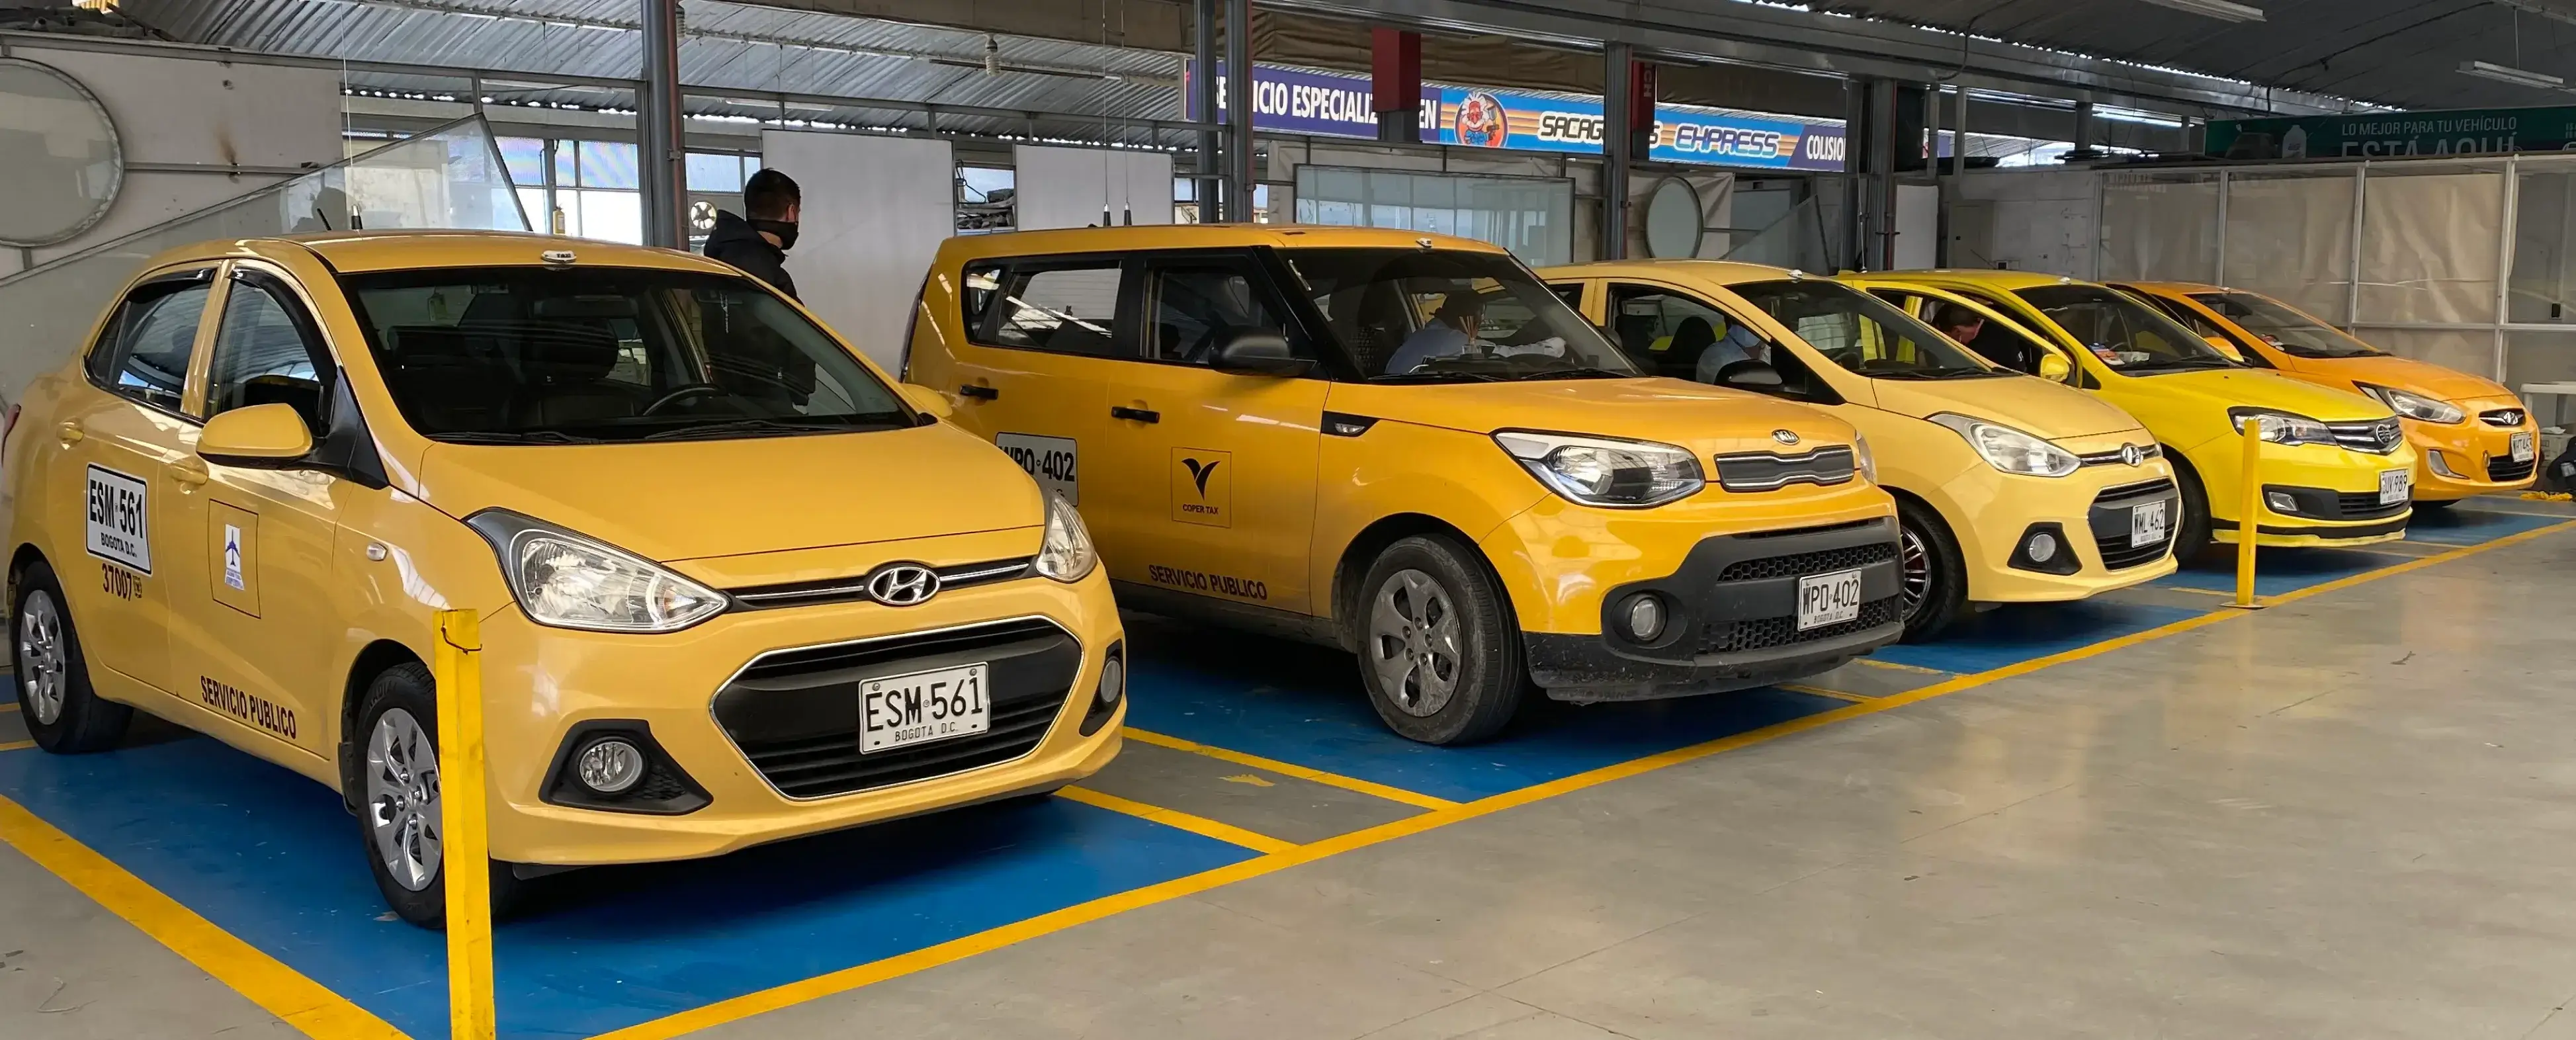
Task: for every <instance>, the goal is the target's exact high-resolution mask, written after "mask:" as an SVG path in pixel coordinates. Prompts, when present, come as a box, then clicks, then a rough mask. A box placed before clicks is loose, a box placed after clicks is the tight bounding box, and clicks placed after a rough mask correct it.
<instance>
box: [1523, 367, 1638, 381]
mask: <svg viewBox="0 0 2576 1040" xmlns="http://www.w3.org/2000/svg"><path fill="white" fill-rule="evenodd" d="M1643 378H1645V377H1644V376H1643V375H1641V374H1639V373H1636V372H1621V371H1619V370H1617V369H1612V368H1590V367H1576V368H1543V369H1540V370H1538V371H1536V372H1524V373H1521V374H1520V375H1516V376H1512V377H1511V378H1510V379H1509V382H1514V383H1518V382H1524V381H1526V380H1531V379H1643Z"/></svg>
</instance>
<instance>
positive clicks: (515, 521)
mask: <svg viewBox="0 0 2576 1040" xmlns="http://www.w3.org/2000/svg"><path fill="white" fill-rule="evenodd" d="M79 353H80V357H78V358H77V359H75V360H74V361H72V362H71V363H70V364H67V365H65V366H63V367H62V368H61V369H60V370H58V371H56V372H53V373H51V374H49V375H46V376H44V377H41V378H39V379H38V380H37V381H36V382H35V383H34V384H33V385H32V386H31V387H30V388H29V389H28V391H27V394H26V397H25V400H24V404H23V411H21V412H18V413H13V415H12V419H13V420H14V424H13V426H12V429H11V432H10V434H9V435H8V439H7V443H6V456H5V457H6V459H7V466H8V470H9V472H8V474H7V489H8V496H9V502H8V503H7V504H8V506H9V507H10V517H11V520H10V543H11V547H12V552H13V556H12V561H11V565H10V570H9V584H10V603H11V605H12V617H13V619H14V621H15V630H16V636H17V638H16V647H17V656H16V661H17V677H18V700H19V704H20V706H21V710H22V712H23V714H24V715H25V717H26V721H27V725H28V728H29V729H30V730H32V731H33V732H34V735H35V739H36V741H37V743H38V744H39V745H41V746H42V747H44V748H45V749H46V750H48V751H54V752H60V753H75V752H84V751H94V750H99V749H103V748H106V747H108V746H110V745H112V744H114V743H115V742H116V741H117V739H118V737H119V734H120V732H121V731H122V730H123V729H124V728H125V726H126V723H127V721H128V719H129V717H130V715H131V712H132V710H133V709H141V710H143V711H145V712H149V713H151V714H153V715H157V716H161V717H163V718H166V719H169V720H171V721H174V722H177V723H179V724H180V725H183V726H186V727H188V728H191V729H196V730H200V731H203V732H205V733H209V734H212V735H214V736H215V737H218V738H220V739H222V740H224V741H225V742H227V743H230V744H232V745H234V746H236V747H239V748H241V749H242V750H245V751H248V752H250V753H251V754H253V755H256V756H259V757H261V758H264V759H267V760H269V761H272V762H276V763H278V764H280V765H283V766H285V767H287V768H289V769H292V770H295V771H296V772H299V773H303V774H304V775H306V776H309V777H311V778H313V779H314V780H317V781H320V782H322V783H325V784H329V785H331V786H332V787H334V788H337V789H338V790H340V791H341V792H342V794H343V796H344V797H345V798H346V800H347V804H348V806H349V808H350V810H351V812H353V813H355V814H356V815H357V816H358V817H359V820H360V827H359V829H360V831H361V832H362V833H363V835H364V838H365V842H364V846H365V848H366V850H367V853H368V856H367V860H368V863H369V864H370V865H371V867H372V868H373V870H374V873H375V878H376V882H377V885H378V887H379V888H380V889H382V890H383V892H384V896H385V899H386V901H387V902H389V903H390V904H392V906H393V908H394V910H395V911H396V912H398V913H399V914H401V915H402V917H403V918H405V919H406V920H409V921H411V922H413V923H415V924H420V925H424V926H431V927H435V926H438V925H440V924H442V923H443V921H444V914H443V899H444V892H445V885H444V883H443V881H444V878H445V876H446V875H445V873H444V870H443V867H444V865H445V864H444V861H443V856H442V855H441V850H442V847H443V842H442V838H441V832H442V829H443V828H442V827H441V823H440V817H439V800H438V799H439V787H440V785H439V760H438V752H437V741H438V733H437V730H436V728H435V727H436V723H437V711H436V700H435V698H436V696H437V691H436V689H435V688H434V684H433V682H432V681H431V679H430V675H429V671H428V669H427V668H426V667H425V663H426V662H428V661H430V660H431V659H432V647H433V645H434V641H435V640H436V639H437V638H438V636H437V634H436V627H435V626H436V617H435V612H437V611H439V610H442V609H462V610H470V611H474V612H476V613H477V614H479V615H480V617H479V624H480V628H481V635H482V644H483V650H482V653H481V655H480V659H481V667H482V677H483V678H482V682H483V695H484V706H483V711H484V718H485V725H486V728H487V731H488V732H487V738H486V747H487V754H488V756H489V774H488V775H489V780H490V787H491V792H492V798H491V832H490V841H491V854H492V858H493V859H494V861H495V862H494V863H493V864H492V865H491V870H492V881H493V886H494V892H495V896H496V899H497V900H503V901H506V900H507V899H508V897H510V896H511V895H512V894H514V893H515V892H516V891H518V888H519V886H518V884H517V882H518V881H519V880H521V879H523V878H526V877H532V876H535V875H537V874H541V873H548V872H551V871H553V870H556V869H560V868H564V867H572V866H581V865H589V864H606V863H631V862H639V861H650V860H669V859H682V858H689V857H700V856H711V855H715V854H718V853H722V852H727V851H730V850H733V849H738V848H742V847H744V846H747V845H752V844H755V843H760V842H767V841H773V840H777V839H781V838H787V837H791V836H795V835H801V834H809V833H814V832H817V831H824V830H830V829H835V828H841V827H848V826H851V825H854V824H861V823H867V822H870V821H874V820H880V819H886V818H891V817H896V816H905V815H912V814H916V813H921V812H925V811H929V810H934V809H938V808H942V807H946V806H952V805H958V804H962V803H967V802H974V801H982V800H988V799H994V798H1000V797H1006V796H1012V795H1019V794H1028V793H1035V792H1041V791H1048V790H1052V789H1054V788H1056V787H1060V786H1062V785H1064V784H1066V783H1069V782H1072V781H1073V780H1076V779H1079V778H1081V777H1083V776H1087V775H1089V774H1091V773H1092V772H1094V771H1096V770H1098V769H1099V768H1100V767H1101V766H1102V765H1104V764H1106V763H1107V762H1108V761H1109V760H1110V758H1111V757H1112V756H1114V755H1115V754H1116V753H1117V751H1118V725H1117V723H1118V717H1119V714H1120V712H1121V711H1122V710H1123V708H1124V706H1125V698H1124V697H1123V692H1124V688H1125V687H1124V682H1125V664H1124V661H1123V660H1122V658H1121V654H1122V653H1123V651H1122V649H1121V645H1120V642H1121V636H1122V633H1121V629H1120V627H1119V622H1118V615H1117V610H1116V607H1115V605H1114V604H1113V603H1112V602H1111V599H1110V591H1109V586H1108V582H1107V579H1106V578H1105V577H1103V576H1102V575H1101V574H1100V573H1099V571H1098V569H1097V567H1096V566H1095V560H1096V558H1095V556H1094V555H1093V553H1092V550H1091V547H1090V544H1089V541H1088V538H1087V536H1086V535H1085V533H1084V531H1083V528H1082V523H1081V520H1080V518H1079V517H1078V516H1077V515H1076V514H1075V513H1074V511H1073V510H1072V509H1070V508H1067V507H1065V506H1063V505H1061V504H1059V503H1056V502H1054V501H1053V500H1051V499H1050V498H1048V497H1046V496H1043V495H1041V494H1040V493H1039V491H1038V489H1037V487H1036V486H1035V485H1034V484H1033V483H1031V482H1030V481H1029V479H1028V478H1027V477H1026V476H1024V475H1023V474H1021V473H1020V471H1019V470H1018V468H1017V467H1015V466H1013V465H1011V463H1010V460H1009V459H1006V458H1004V457H1003V456H1002V455H1001V453H999V452H996V451H994V450H993V448H992V446H991V445H988V444H985V443H983V442H982V441H981V440H980V439H978V438H976V437H974V436H972V435H970V434H968V433H966V432H964V431H962V430H959V429H958V428H956V427H955V426H953V425H950V424H948V423H945V422H940V421H938V420H936V419H935V418H934V415H935V414H936V413H937V411H938V407H939V405H940V404H941V402H939V401H938V399H937V398H936V397H926V398H925V399H923V400H919V401H915V400H909V399H907V397H906V396H905V394H904V392H903V391H902V390H900V389H899V387H898V385H897V384H895V383H893V382H891V381H889V380H887V379H886V378H885V377H883V376H881V375H880V374H879V373H878V372H877V371H876V370H874V369H873V368H871V367H870V366H869V365H868V364H867V362H865V361H864V360H862V359H861V358H860V357H859V356H858V355H857V354H856V352H854V351H852V350H851V349H850V348H849V347H848V346H847V345H846V344H844V343H842V342H841V341H840V340H838V339H836V338H834V337H833V335H832V334H831V333H830V332H829V331H827V330H825V329H824V328H823V327H822V326H821V325H819V324H817V323H816V322H815V321H814V320H813V319H812V318H811V317H810V316H808V315H807V314H806V313H805V312H804V311H803V310H801V309H799V308H798V307H797V306H796V305H794V304H793V303H790V302H788V301H787V300H786V299H785V298H783V297H781V296H779V295H778V294H776V293H774V292H772V291H770V290H769V289H768V288H767V287H765V286H763V285H762V284H761V283H759V282H757V281H754V280H752V279H751V278H749V277H746V276H744V275H743V274H742V273H741V272H738V271H735V270H734V269H732V268H729V267H725V266H723V265H721V264H717V263H714V262H711V261H707V260H703V259H699V258H695V257H691V256H689V255H687V254H684V253H673V252H662V251H655V250H643V249H634V248H628V247H622V246H613V245H608V244H605V243H598V242H567V241H566V240H564V239H559V238H547V237H541V236H534V235H510V234H488V233H380V234H352V235H342V236H327V237H300V238H289V239H265V240H246V241H239V242H221V243H208V244H205V245H201V246H196V247H190V248H185V249H180V250H175V251H172V252H169V253H165V254H163V255H162V256H160V257H158V258H156V259H154V260H152V261H150V262H149V263H148V264H147V265H146V267H145V269H144V270H143V272H142V273H141V274H140V275H139V276H137V277H136V278H135V279H134V280H133V282H132V283H131V284H130V285H129V286H128V287H127V288H126V289H125V291H124V292H123V293H122V294H121V295H120V296H119V297H118V299H117V301H116V302H115V303H114V305H113V306H112V307H111V308H110V310H109V311H108V313H107V314H106V316H105V318H104V320H103V321H102V322H101V323H100V325H99V327H98V329H97V331H96V332H95V334H94V336H93V340H92V342H91V343H89V344H87V345H86V346H85V347H84V348H83V349H81V350H80V351H79ZM354 844H355V843H353V845H354ZM353 866H354V864H353ZM469 869H482V865H481V864H474V865H472V866H471V867H470V868H469Z"/></svg>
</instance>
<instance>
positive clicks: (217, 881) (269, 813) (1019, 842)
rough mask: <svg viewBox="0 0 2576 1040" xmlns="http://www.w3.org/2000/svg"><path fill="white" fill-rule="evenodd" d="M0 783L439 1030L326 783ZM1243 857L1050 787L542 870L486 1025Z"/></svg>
mask: <svg viewBox="0 0 2576 1040" xmlns="http://www.w3.org/2000/svg"><path fill="white" fill-rule="evenodd" d="M0 794H5V795H6V796H8V797H9V798H10V799H12V800H14V801H16V802H18V803H20V804H22V805H24V806H26V807H27V808H28V809H29V810H30V811H32V812H34V813H35V814H37V815H38V816H40V817H43V818H44V819H45V820H46V821H47V822H49V823H52V824H53V825H54V826H55V827H58V828H60V829H62V830H63V831H64V832H66V833H68V834H70V835H71V836H72V837H73V838H76V839H78V840H79V841H81V842H82V843H83V844H85V845H88V846H89V847H90V848H92V849H95V850H97V851H98V852H100V853H101V854H103V855H105V856H107V857H108V858H109V859H111V860H114V861H115V862H116V863H117V864H118V865H119V866H122V867H124V868H125V869H126V870H127V871H129V872H132V873H133V874H134V875H135V876H137V877H139V878H141V879H143V881H145V882H146V883H148V884H150V885H152V886H153V887H154V888H157V889H159V890H161V891H162V892H164V893H166V894H168V895H169V896H170V897H171V898H173V899H176V900H178V901H179V902H180V903H182V904H184V905H186V906H187V907H188V908H189V909H191V910H193V911H195V912H196V913H197V914H198V915H200V916H202V917H204V918H206V919H207V920H209V921H212V922H213V923H214V924H215V925H217V926H218V927H221V928H223V929H224V930H226V931H229V932H231V933H232V934H234V935H236V936H238V937H240V938H241V939H243V940H244V941H246V942H248V943H250V944H251V945H253V946H256V947H258V948H259V949H261V950H263V951H265V952H267V953H269V954H270V955H272V956H274V957H276V958H277V959H278V960H280V961H282V962H284V963H285V964H287V965H288V966H289V967H292V968H294V969H295V970H297V971H299V972H302V973H303V974H304V975H306V976H307V977H309V978H311V979H313V980H314V981H316V982H319V983H321V984H322V985H324V986H327V987H329V988H330V989H332V990H333V991H335V992H338V993H339V994H340V995H342V996H343V997H346V998H348V999H349V1000H350V1001H352V1002H354V1003H356V1004H357V1005H359V1006H360V1007H363V1008H365V1009H367V1010H368V1011H370V1012H372V1013H374V1014H375V1015H377V1016H378V1017H381V1018H383V1019H385V1020H386V1021H388V1022H390V1023H392V1024H393V1025H394V1026H395V1027H396V1028H399V1029H401V1030H403V1031H404V1032H407V1033H409V1034H411V1035H412V1036H414V1037H422V1038H427V1037H435V1036H444V1035H446V1034H447V1031H448V1030H447V988H446V974H445V972H446V957H445V953H444V946H443V945H442V941H441V939H440V937H439V936H436V935H434V934H431V933H428V932H423V931H420V930H418V929H416V928H413V927H412V926H410V925H407V924H403V923H401V922H399V921H396V920H393V919H392V915H391V914H390V913H388V912H386V910H385V907H384V904H383V901H382V899H381V898H380V897H379V896H378V895H377V893H376V891H375V888H374V886H373V884H372V883H371V882H370V881H369V880H368V876H367V867H366V860H365V859H364V858H363V857H364V856H365V855H366V853H365V852H364V851H363V849H362V846H361V843H360V838H359V835H358V829H357V826H356V824H355V823H354V822H353V821H352V820H351V819H350V817H349V816H348V814H347V813H346V812H345V811H343V810H342V809H341V807H340V804H339V799H338V797H337V796H336V795H334V794H333V793H332V792H331V791H329V790H326V789H324V788H323V787H321V786H320V785H318V784H315V783H313V782H312V781H310V780H307V779H304V778H303V777H300V776H297V775H294V774H292V773H289V772H287V771H285V770H283V769H279V768H277V767H275V766H271V765H268V764H266V763H263V762H260V761H258V760H255V759H253V758H251V757H250V756H248V755H244V754H242V753H240V752H237V751H234V750H232V749H231V748H228V747H226V746H224V745H223V744H221V743H218V742H216V741H214V740H210V739H206V738H202V737H185V738H180V739H174V740H170V741H168V742H166V743H160V744H152V745H147V746H140V747H133V748H128V749H125V750H121V751H115V752H111V753H107V754H101V755H90V756H83V757H73V758H66V757H58V756H53V755H47V754H44V753H42V752H38V751H33V750H28V751H13V752H0ZM1251 855H1253V853H1251V852H1250V851H1249V850H1246V849H1242V848H1239V847H1236V846H1234V845H1229V844H1225V843H1223V842H1218V841H1215V840H1212V839H1208V838H1202V837H1199V836H1197V835H1195V834H1190V833H1187V832H1185V831H1180V830H1176V829H1173V828H1169V827H1164V826H1162V825H1159V824H1154V823H1148V822H1145V821H1143V820H1140V819H1136V818H1134V817H1131V816H1125V815H1121V814H1118V813H1114V812H1109V811H1106V810H1101V809H1095V808H1091V807H1088V806H1083V805H1077V804H1074V803H1072V802H1068V801H1065V800H1063V799H1043V800H1038V801H1034V802H1021V803H1013V804H1002V805H993V806H984V807H978V808H974V809H967V810H963V811H959V812H954V813H947V814H942V815H937V816H931V817H925V818H921V819H917V820H909V821H904V822H899V823H893V824H887V825H884V826H879V827H873V828H868V829H864V830H859V831H851V832H844V833H841V834H836V835H826V836H822V837H817V838H810V839H806V840H802V841H796V842H789V843H784V844H780V845H773V846H767V847H764V848H759V849H754V850H750V851H747V852H743V853H739V854H736V855H732V856H727V857H723V858H719V859H713V860H703V861H697V862H691V863H676V864H662V865H655V866H647V867H617V868H595V869H591V870H584V871H578V872H575V873H572V874H566V875H559V876H556V877H553V878H548V879H544V880H543V881H541V882H540V885H541V887H540V888H539V890H538V892H537V893H536V895H537V898H536V900H535V903H536V905H535V906H534V907H533V909H532V910H531V912H529V913H527V914H525V915H523V916H521V917H519V918H517V919H514V920H511V921H509V922H506V923H504V924H503V925H502V926H501V928H500V929H499V931H498V933H497V935H496V938H495V948H496V955H495V959H496V974H497V978H498V986H497V992H498V1001H499V1006H500V1015H501V1030H502V1033H503V1035H505V1036H514V1037H541V1036H542V1037H586V1036H592V1035H596V1034H598V1033H601V1032H605V1031H608V1030H612V1029H618V1028H622V1027H625V1026H630V1025H635V1024H637V1023H641V1022H646V1021H650V1020H652V1019H656V1018H660V1017H663V1016H665V1015H668V1014H671V1013H673V1012H677V1011H682V1010H686V1009H689V1008H693V1007H698V1006H701V1005H705V1004H709V1003H712V1002H715V1001H718V1000H724V999H727V998H730V997H735V996H740V995H743V994H746V993H752V992H756V991H759V990H763V989H767V988H770V987H773V986H778V985H782V984H785V983H789V982H793V981H796V980H799V979H805V978H810V977H813V976H816V975H821V974H824V973H827V972H832V971H837V970H840V969H844V968H849V967H853V966H856V965H860V964H865V963H869V962H871V961H875V960H879V959H882V958H884V957H888V956H892V955H896V954H900V953H905V952H908V951H911V950H916V949H920V948H922V947H925V946H930V945H933V944H935V943H939V942H944V941H947V940H949V939H954V938H957V937H959V936H964V935H969V934H973V933H975V932H979V931H983V930H985V929H989V928H993V927H996V926H999V925H1003V924H1008V923H1011V922H1014V921H1019V920H1024V919H1027V918H1029V917H1033V916H1036V915H1038V914H1042V913H1046V912H1048V911H1051V910H1055V909H1058V908H1060V907H1065V906H1070V905H1073V904H1076V903H1080V902H1084V901H1087V900H1090V899H1093V898H1097V897H1100V896H1104V895H1109V894H1113V893H1117V892H1122V891H1127V890H1130V889H1135V888H1139V887H1142V886H1145V885H1150V884H1154V883H1156V882H1160V881H1164V880H1168V879H1171V878H1176V877H1181V876H1184V875H1188V874H1193V873H1197V872H1199V871H1202V870H1207V869H1211V868H1214V867H1218V866H1223V865H1225V864H1228V863H1233V862H1237V861H1240V860H1243V859H1245V858H1248V857H1250V856H1251Z"/></svg>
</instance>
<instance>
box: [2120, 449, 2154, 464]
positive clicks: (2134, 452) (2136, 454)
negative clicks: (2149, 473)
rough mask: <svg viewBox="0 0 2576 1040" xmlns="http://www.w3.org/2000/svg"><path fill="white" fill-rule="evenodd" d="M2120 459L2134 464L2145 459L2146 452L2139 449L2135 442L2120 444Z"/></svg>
mask: <svg viewBox="0 0 2576 1040" xmlns="http://www.w3.org/2000/svg"><path fill="white" fill-rule="evenodd" d="M2120 461H2122V462H2125V463H2128V464H2129V465H2132V466H2135V465H2137V464H2139V463H2141V462H2145V461H2147V453H2146V452H2143V451H2139V450H2138V446H2137V445H2135V444H2123V445H2121V446H2120Z"/></svg>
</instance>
